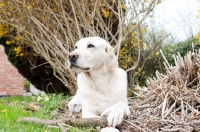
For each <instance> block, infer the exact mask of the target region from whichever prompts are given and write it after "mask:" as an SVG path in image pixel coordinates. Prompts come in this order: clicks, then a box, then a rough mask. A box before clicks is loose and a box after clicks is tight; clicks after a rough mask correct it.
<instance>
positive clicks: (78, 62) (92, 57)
mask: <svg viewBox="0 0 200 132" xmlns="http://www.w3.org/2000/svg"><path fill="white" fill-rule="evenodd" d="M68 65H69V66H70V68H72V69H74V70H75V71H76V72H78V73H79V72H89V71H91V70H95V69H100V68H103V70H104V72H105V73H107V72H110V71H112V70H113V69H114V68H117V67H118V61H117V58H116V56H115V54H114V51H113V48H112V47H111V46H110V44H109V43H108V42H106V41H105V40H104V39H102V38H100V37H88V38H83V39H81V40H79V41H78V42H77V43H76V45H75V50H74V51H72V52H71V53H70V54H69V56H68Z"/></svg>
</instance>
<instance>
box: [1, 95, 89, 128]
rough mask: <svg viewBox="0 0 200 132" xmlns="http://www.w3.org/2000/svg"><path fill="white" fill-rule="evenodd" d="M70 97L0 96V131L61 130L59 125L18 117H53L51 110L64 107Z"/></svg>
mask: <svg viewBox="0 0 200 132" xmlns="http://www.w3.org/2000/svg"><path fill="white" fill-rule="evenodd" d="M68 98H69V96H62V95H55V94H52V95H43V96H28V97H24V96H12V97H4V98H0V132H60V129H59V128H58V127H48V126H42V125H38V124H34V123H22V122H19V121H18V117H37V118H42V119H51V117H52V114H51V112H52V111H54V110H55V109H64V108H65V107H66V106H65V105H66V100H67V99H68ZM67 131H69V132H76V131H77V132H80V131H87V130H84V128H81V129H80V128H76V127H72V126H69V128H67Z"/></svg>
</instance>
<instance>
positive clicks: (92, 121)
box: [18, 116, 107, 126]
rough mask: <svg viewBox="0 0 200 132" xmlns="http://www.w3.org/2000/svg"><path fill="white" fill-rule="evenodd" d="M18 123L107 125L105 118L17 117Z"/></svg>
mask: <svg viewBox="0 0 200 132" xmlns="http://www.w3.org/2000/svg"><path fill="white" fill-rule="evenodd" d="M18 121H20V122H32V123H36V124H40V125H57V124H58V123H66V124H69V125H75V126H91V125H92V126H102V125H105V124H107V120H106V118H105V117H103V116H102V117H96V118H65V119H58V120H48V119H40V118H35V117H19V118H18Z"/></svg>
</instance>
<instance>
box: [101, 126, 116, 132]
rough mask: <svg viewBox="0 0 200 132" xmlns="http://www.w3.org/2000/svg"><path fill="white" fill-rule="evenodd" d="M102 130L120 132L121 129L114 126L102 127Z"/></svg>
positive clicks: (104, 131) (102, 131) (103, 131)
mask: <svg viewBox="0 0 200 132" xmlns="http://www.w3.org/2000/svg"><path fill="white" fill-rule="evenodd" d="M100 132H120V131H119V130H118V129H116V128H113V127H106V128H102V129H101V130H100Z"/></svg>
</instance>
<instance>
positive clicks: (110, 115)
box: [101, 102, 130, 127]
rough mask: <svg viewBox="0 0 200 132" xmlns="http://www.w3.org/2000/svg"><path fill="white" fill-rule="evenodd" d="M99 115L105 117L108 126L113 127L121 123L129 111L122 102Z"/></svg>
mask: <svg viewBox="0 0 200 132" xmlns="http://www.w3.org/2000/svg"><path fill="white" fill-rule="evenodd" d="M101 115H106V116H107V121H108V126H112V127H115V126H117V125H120V124H121V123H122V121H123V118H124V115H126V116H129V115H130V109H129V107H128V105H126V104H124V103H123V102H118V103H116V104H115V105H113V106H111V107H109V108H107V109H106V110H105V111H104V112H103V113H102V114H101Z"/></svg>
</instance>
